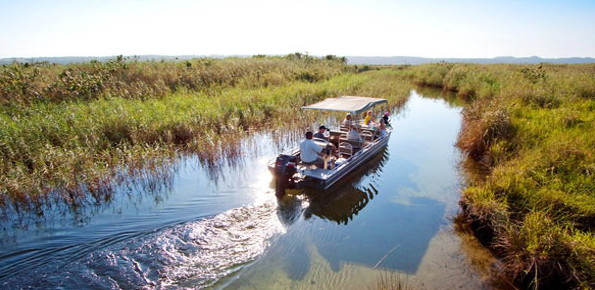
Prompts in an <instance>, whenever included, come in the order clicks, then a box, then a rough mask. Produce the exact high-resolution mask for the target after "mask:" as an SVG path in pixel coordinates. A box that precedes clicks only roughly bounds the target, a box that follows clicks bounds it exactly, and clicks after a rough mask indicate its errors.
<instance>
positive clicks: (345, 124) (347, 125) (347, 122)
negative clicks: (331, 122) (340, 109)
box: [341, 113, 353, 129]
mask: <svg viewBox="0 0 595 290" xmlns="http://www.w3.org/2000/svg"><path fill="white" fill-rule="evenodd" d="M352 125H353V120H351V114H349V113H348V114H347V115H345V119H343V122H341V126H343V127H345V128H347V129H349V128H350V127H351V126H352Z"/></svg>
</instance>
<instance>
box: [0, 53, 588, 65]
mask: <svg viewBox="0 0 595 290" xmlns="http://www.w3.org/2000/svg"><path fill="white" fill-rule="evenodd" d="M201 57H208V58H224V57H228V56H224V55H202V56H201V55H177V56H170V55H140V56H126V58H128V59H132V60H138V61H146V60H157V61H160V60H187V59H193V58H201ZM237 57H250V56H240V55H237ZM114 58H116V56H100V57H90V56H64V57H32V58H2V59H0V65H3V64H11V63H13V62H20V63H27V62H28V63H33V62H46V61H47V62H49V63H58V64H68V63H83V62H89V61H91V60H98V61H108V60H110V59H114ZM346 58H347V63H348V64H354V65H402V64H410V65H417V64H424V63H436V62H442V61H443V62H464V63H482V64H496V63H501V64H538V63H555V64H579V63H595V58H592V57H570V58H541V57H537V56H532V57H513V56H501V57H495V58H424V57H414V56H347V57H346Z"/></svg>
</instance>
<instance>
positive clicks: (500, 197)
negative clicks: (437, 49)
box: [404, 63, 595, 289]
mask: <svg viewBox="0 0 595 290" xmlns="http://www.w3.org/2000/svg"><path fill="white" fill-rule="evenodd" d="M404 75H405V76H406V77H408V78H410V79H411V80H412V81H413V82H415V83H416V84H418V85H422V86H431V87H437V88H441V89H443V90H446V91H452V92H453V93H455V94H456V96H457V97H458V98H459V99H461V100H464V101H466V105H465V109H464V111H463V118H464V124H463V128H462V130H461V133H460V135H459V138H458V141H457V145H458V146H459V147H460V148H461V149H462V151H463V152H464V153H465V154H466V155H467V162H466V163H465V165H466V169H467V172H468V173H469V176H470V180H469V185H468V187H467V189H466V190H464V192H463V196H462V201H461V205H462V208H463V211H462V213H461V215H460V216H459V218H458V219H459V220H460V221H463V222H466V223H469V224H471V225H472V227H473V228H474V229H475V232H476V234H477V236H478V237H479V238H480V239H481V240H482V242H484V243H485V244H486V245H488V246H489V247H491V248H492V249H493V250H494V251H495V252H497V253H498V254H499V255H500V256H501V257H502V259H503V261H504V262H505V264H504V265H505V266H504V267H503V268H502V269H500V271H499V275H501V277H503V278H505V279H508V280H509V281H511V283H513V284H515V285H518V286H520V287H523V288H533V289H537V288H547V289H549V288H551V289H554V288H556V287H558V289H559V287H563V288H593V287H595V238H594V236H593V229H594V228H595V149H594V148H595V134H593V132H595V113H594V110H595V65H594V64H588V65H551V64H540V65H474V64H452V63H437V64H431V65H422V66H417V67H411V68H410V69H408V70H407V71H406V72H405V73H404Z"/></svg>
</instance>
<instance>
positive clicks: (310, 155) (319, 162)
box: [300, 132, 324, 168]
mask: <svg viewBox="0 0 595 290" xmlns="http://www.w3.org/2000/svg"><path fill="white" fill-rule="evenodd" d="M322 155H323V152H322V147H320V146H318V144H316V143H314V141H312V132H306V139H305V140H304V141H302V143H300V159H301V160H302V163H304V164H306V165H316V167H319V168H322V167H324V159H322V158H321V157H320V156H322Z"/></svg>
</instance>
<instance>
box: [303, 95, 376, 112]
mask: <svg viewBox="0 0 595 290" xmlns="http://www.w3.org/2000/svg"><path fill="white" fill-rule="evenodd" d="M382 103H387V101H386V100H385V99H381V98H368V97H355V96H342V97H338V98H328V99H324V100H323V101H320V102H318V103H315V104H312V105H309V106H304V107H302V109H311V110H327V111H340V112H348V113H352V114H359V113H362V112H365V111H367V110H369V109H370V108H372V107H374V106H376V105H378V104H382Z"/></svg>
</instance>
